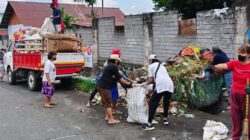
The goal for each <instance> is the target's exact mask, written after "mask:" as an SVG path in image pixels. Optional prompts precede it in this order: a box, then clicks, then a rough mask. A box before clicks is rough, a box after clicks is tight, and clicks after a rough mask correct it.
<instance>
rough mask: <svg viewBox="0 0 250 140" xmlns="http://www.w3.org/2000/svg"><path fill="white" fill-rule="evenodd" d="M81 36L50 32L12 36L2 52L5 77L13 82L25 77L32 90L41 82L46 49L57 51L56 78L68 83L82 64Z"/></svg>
mask: <svg viewBox="0 0 250 140" xmlns="http://www.w3.org/2000/svg"><path fill="white" fill-rule="evenodd" d="M82 46H83V45H82V43H81V41H80V39H78V38H77V37H75V36H73V35H67V34H50V35H46V36H44V37H42V38H41V39H20V40H14V41H12V42H11V43H10V45H9V46H8V48H7V52H6V53H5V56H4V69H5V71H6V72H7V81H8V83H9V84H10V85H15V84H16V81H17V80H26V81H27V85H28V88H29V89H30V90H31V91H35V90H39V89H40V88H41V85H42V77H43V74H44V73H43V70H44V65H45V63H46V61H47V55H48V53H49V52H57V60H56V61H55V62H54V64H55V66H56V79H58V80H60V81H61V83H67V82H69V80H71V79H72V78H73V77H74V76H77V75H79V73H80V72H81V71H82V70H83V66H84V54H83V52H82V51H81V50H82V48H81V47H82Z"/></svg>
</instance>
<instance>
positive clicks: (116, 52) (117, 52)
mask: <svg viewBox="0 0 250 140" xmlns="http://www.w3.org/2000/svg"><path fill="white" fill-rule="evenodd" d="M112 54H117V55H118V56H119V57H121V56H122V54H121V52H120V50H119V49H114V50H113V51H112Z"/></svg>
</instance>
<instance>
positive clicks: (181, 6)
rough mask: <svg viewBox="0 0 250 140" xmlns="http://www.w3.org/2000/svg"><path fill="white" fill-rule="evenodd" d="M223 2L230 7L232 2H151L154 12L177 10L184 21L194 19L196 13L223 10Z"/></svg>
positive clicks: (212, 0)
mask: <svg viewBox="0 0 250 140" xmlns="http://www.w3.org/2000/svg"><path fill="white" fill-rule="evenodd" d="M224 2H226V4H227V6H228V7H231V6H232V5H233V3H234V0H153V3H154V5H155V7H154V9H155V10H156V11H158V10H164V11H167V10H177V11H178V12H180V13H182V14H183V18H185V19H187V18H194V17H196V13H197V12H198V11H204V10H211V9H216V8H223V7H224Z"/></svg>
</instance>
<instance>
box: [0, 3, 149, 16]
mask: <svg viewBox="0 0 250 140" xmlns="http://www.w3.org/2000/svg"><path fill="white" fill-rule="evenodd" d="M7 1H8V0H0V13H3V12H4V10H5V7H6V4H7ZM12 1H31V2H51V0H12ZM72 1H73V0H59V2H62V3H72ZM96 5H97V6H101V0H97V4H96ZM104 6H105V7H118V8H120V9H121V10H122V11H123V12H124V13H125V14H138V13H143V12H151V11H153V3H152V0H104Z"/></svg>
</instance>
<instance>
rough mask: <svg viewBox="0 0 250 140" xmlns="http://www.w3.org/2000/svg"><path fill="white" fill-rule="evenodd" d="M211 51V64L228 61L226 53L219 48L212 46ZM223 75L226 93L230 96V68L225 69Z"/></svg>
mask: <svg viewBox="0 0 250 140" xmlns="http://www.w3.org/2000/svg"><path fill="white" fill-rule="evenodd" d="M212 52H213V54H214V57H213V61H212V65H213V66H215V65H218V64H224V63H227V62H229V61H230V60H229V58H228V56H227V55H226V53H225V52H223V51H222V50H221V49H220V48H217V47H214V48H212ZM223 75H224V79H225V83H226V89H227V94H228V96H229V97H230V92H231V86H232V71H230V70H228V71H225V72H224V73H223ZM228 109H230V107H228Z"/></svg>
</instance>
